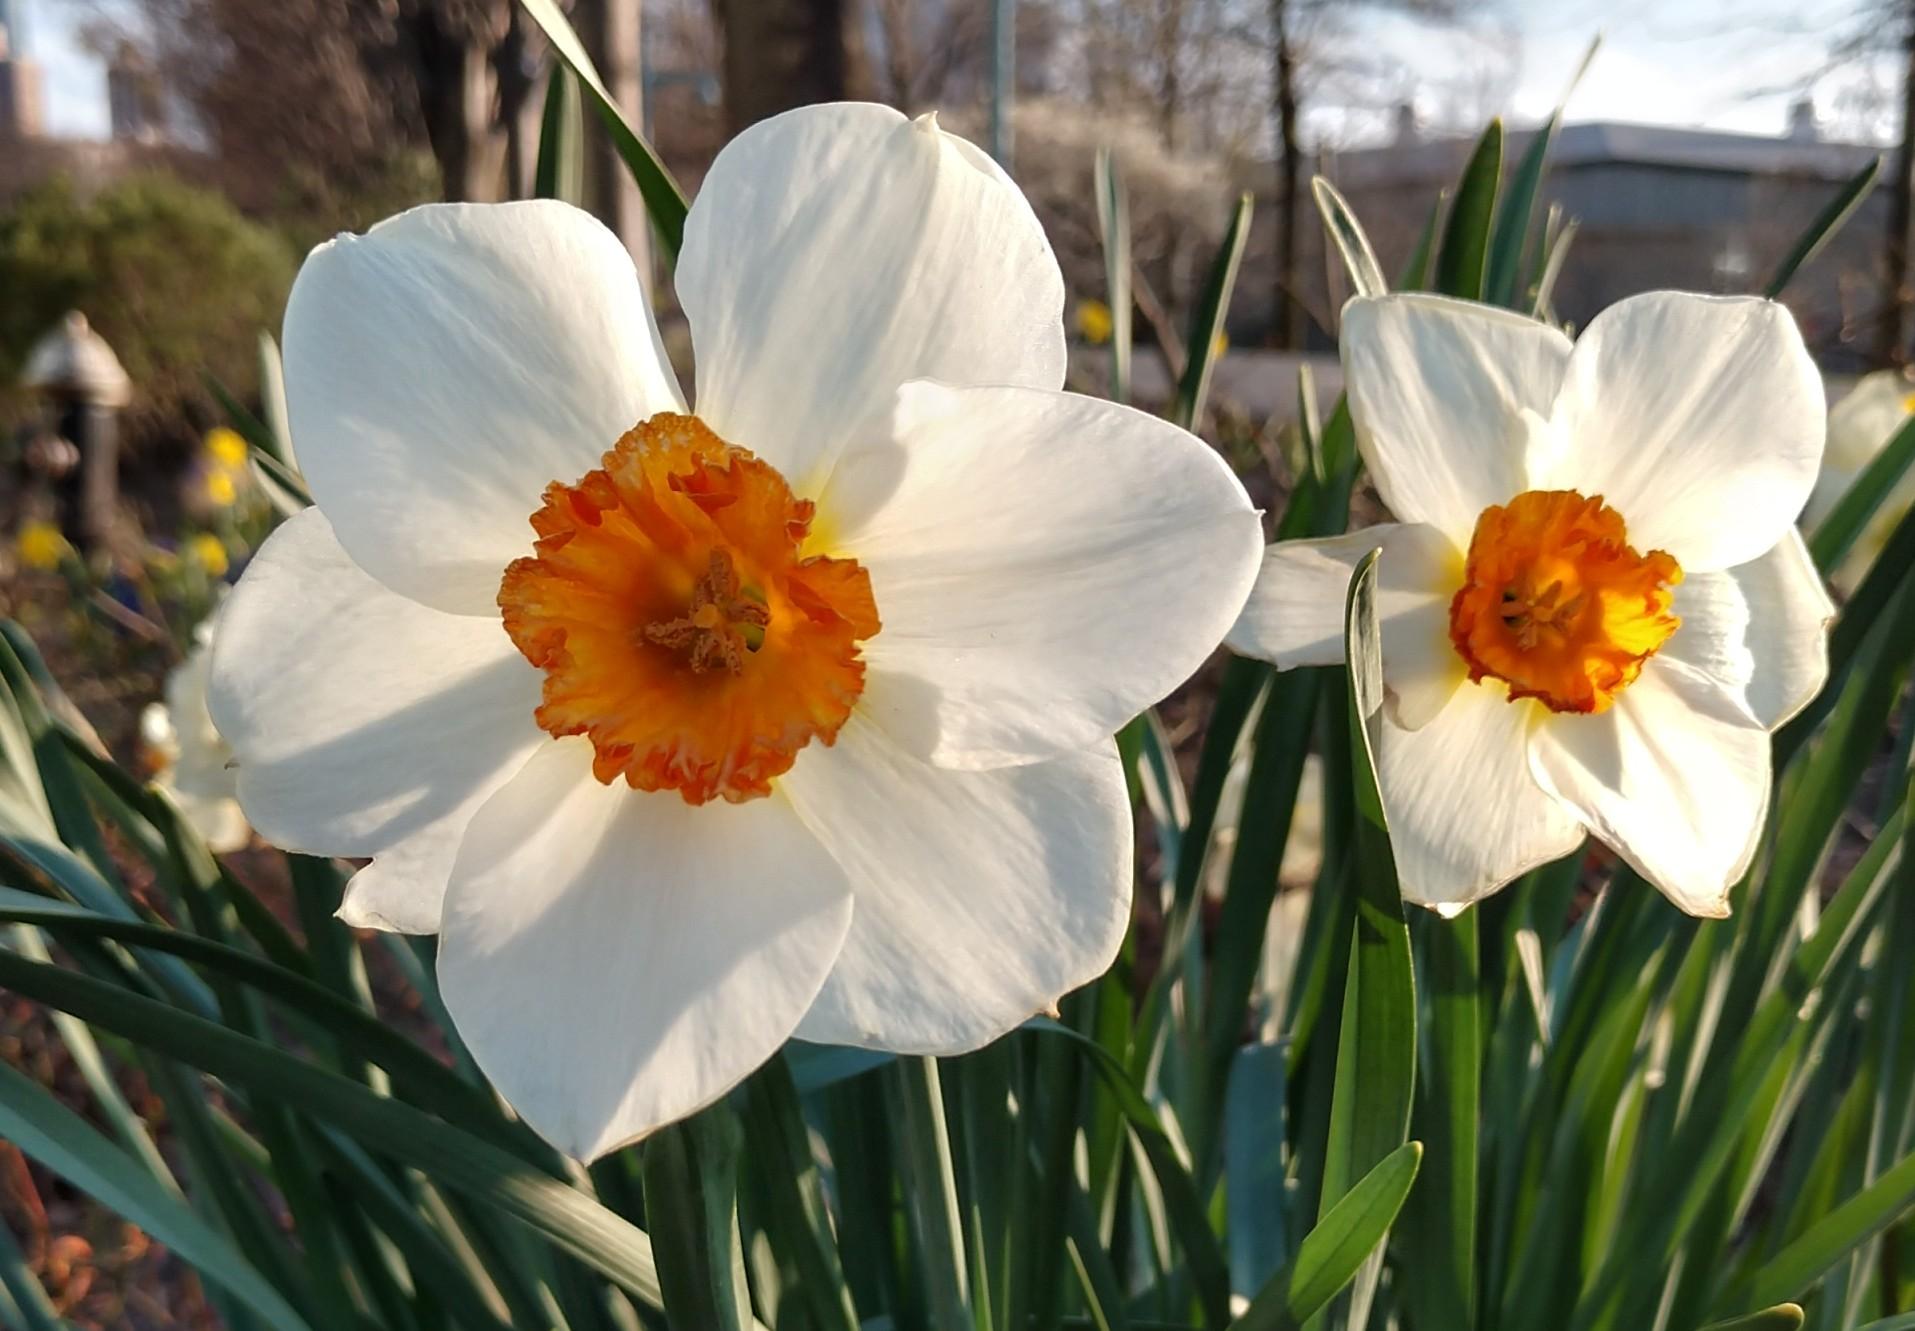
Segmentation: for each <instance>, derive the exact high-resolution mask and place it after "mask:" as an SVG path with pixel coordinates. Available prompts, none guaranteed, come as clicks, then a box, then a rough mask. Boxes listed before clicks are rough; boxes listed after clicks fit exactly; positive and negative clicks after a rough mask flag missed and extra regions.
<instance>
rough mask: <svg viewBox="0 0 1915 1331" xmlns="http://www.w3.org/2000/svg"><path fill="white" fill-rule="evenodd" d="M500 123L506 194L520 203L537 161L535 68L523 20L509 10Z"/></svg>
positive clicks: (501, 64) (503, 49)
mask: <svg viewBox="0 0 1915 1331" xmlns="http://www.w3.org/2000/svg"><path fill="white" fill-rule="evenodd" d="M498 78H499V121H500V123H501V124H503V125H504V127H505V194H506V197H507V198H509V199H522V198H525V197H526V196H527V195H529V194H530V193H531V192H532V166H533V163H534V162H535V161H536V160H537V158H538V136H537V133H536V132H535V130H534V126H535V125H536V124H537V121H536V119H535V118H534V117H533V116H532V115H531V102H532V89H533V88H534V86H536V85H537V82H538V81H537V79H536V78H535V77H534V65H533V62H532V60H531V59H530V56H529V53H528V51H527V49H526V39H525V18H524V16H523V15H522V14H521V13H520V11H519V7H518V6H517V5H514V6H512V13H511V19H510V22H509V25H508V26H507V28H506V30H505V40H503V41H502V42H500V43H499V53H498Z"/></svg>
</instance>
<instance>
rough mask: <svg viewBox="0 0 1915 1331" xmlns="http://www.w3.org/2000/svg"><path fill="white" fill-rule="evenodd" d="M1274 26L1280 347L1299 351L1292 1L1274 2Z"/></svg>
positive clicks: (1299, 170) (1299, 216) (1299, 212)
mask: <svg viewBox="0 0 1915 1331" xmlns="http://www.w3.org/2000/svg"><path fill="white" fill-rule="evenodd" d="M1270 27H1271V31H1272V33H1273V34H1274V36H1275V38H1276V55H1277V76H1276V87H1277V139H1278V142H1279V144H1280V145H1281V152H1280V157H1279V162H1280V165H1279V168H1278V173H1279V178H1278V181H1277V190H1278V196H1277V290H1276V304H1275V307H1274V308H1275V311H1276V343H1277V345H1278V346H1279V347H1283V348H1286V349H1289V348H1294V347H1295V346H1296V345H1297V343H1298V342H1299V341H1300V340H1301V339H1302V335H1303V330H1302V328H1301V326H1300V325H1301V321H1300V320H1299V318H1298V317H1297V316H1298V315H1299V314H1300V313H1301V306H1300V305H1299V304H1298V302H1297V228H1298V226H1299V225H1300V224H1301V223H1302V221H1303V202H1302V200H1301V199H1300V198H1299V197H1298V193H1297V186H1298V184H1299V182H1300V181H1301V179H1302V176H1303V148H1302V145H1301V144H1300V143H1298V141H1297V113H1298V108H1297V53H1296V48H1295V47H1294V46H1293V45H1292V44H1291V41H1290V0H1270Z"/></svg>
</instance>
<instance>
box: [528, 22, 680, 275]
mask: <svg viewBox="0 0 1915 1331" xmlns="http://www.w3.org/2000/svg"><path fill="white" fill-rule="evenodd" d="M519 3H520V4H521V5H522V6H524V8H525V12H526V13H527V14H528V15H530V16H531V18H532V21H533V22H534V23H536V24H538V25H539V27H540V28H542V29H543V30H544V32H545V37H546V40H547V41H549V42H551V43H552V49H553V50H554V51H555V52H557V53H558V57H559V59H560V60H562V61H564V62H565V64H566V66H567V67H568V68H570V69H571V71H572V73H574V74H576V75H577V76H578V83H579V87H580V89H581V90H582V91H583V92H584V94H585V96H586V97H587V98H589V99H590V101H591V103H592V108H593V109H594V110H595V111H597V112H598V117H599V119H600V120H602V121H604V122H605V130H606V132H607V133H608V134H610V135H611V136H612V143H613V145H614V146H616V147H617V149H618V155H619V156H620V157H622V158H624V159H625V166H626V169H627V170H629V171H630V172H631V173H632V179H633V180H634V181H635V182H637V184H638V192H639V195H640V197H641V198H643V199H644V200H645V211H646V212H648V213H650V214H651V218H652V225H653V227H654V228H656V229H657V231H658V236H659V240H660V241H661V242H662V243H663V245H664V247H665V257H666V258H667V260H668V261H670V262H674V263H675V262H677V260H678V251H679V248H680V247H681V246H682V245H683V244H684V243H685V214H686V213H687V212H688V211H689V210H690V205H688V204H687V203H686V202H685V192H684V191H683V190H681V189H680V188H679V187H678V182H677V181H676V180H673V179H672V173H671V172H670V171H667V170H666V169H665V163H664V162H663V161H661V160H660V159H659V156H658V154H657V153H656V152H654V151H653V150H652V145H651V144H649V143H647V142H645V140H644V139H643V138H642V137H640V135H639V133H638V131H637V130H635V129H633V128H632V126H631V122H630V121H628V120H626V119H625V113H624V112H623V111H621V110H620V109H619V106H618V103H617V102H614V101H613V100H612V95H611V93H609V92H607V91H606V90H605V82H604V80H602V79H601V78H599V76H598V69H597V68H596V67H595V66H594V65H593V64H592V57H591V56H590V55H588V54H586V51H585V43H583V42H581V41H580V40H579V35H578V33H576V32H574V31H573V30H572V25H571V23H570V22H569V21H568V20H567V19H566V17H565V14H564V11H562V10H561V9H560V8H559V6H558V0H519Z"/></svg>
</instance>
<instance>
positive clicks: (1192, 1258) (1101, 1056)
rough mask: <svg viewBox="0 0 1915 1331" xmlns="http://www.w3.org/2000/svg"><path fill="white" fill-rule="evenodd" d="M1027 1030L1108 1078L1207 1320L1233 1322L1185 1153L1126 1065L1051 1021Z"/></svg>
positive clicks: (1030, 1024)
mask: <svg viewBox="0 0 1915 1331" xmlns="http://www.w3.org/2000/svg"><path fill="white" fill-rule="evenodd" d="M1024 1026H1025V1029H1027V1030H1033V1031H1044V1032H1047V1033H1049V1034H1053V1035H1061V1036H1063V1037H1064V1038H1065V1039H1067V1040H1068V1041H1069V1042H1070V1044H1071V1046H1072V1047H1073V1048H1075V1049H1077V1050H1078V1051H1079V1052H1081V1053H1083V1054H1084V1055H1085V1056H1086V1057H1087V1058H1088V1059H1089V1061H1090V1065H1091V1067H1092V1068H1093V1069H1094V1070H1095V1071H1096V1072H1097V1075H1098V1076H1099V1077H1101V1078H1103V1082H1104V1086H1105V1087H1106V1089H1107V1090H1109V1092H1110V1093H1111V1096H1112V1098H1113V1099H1114V1100H1115V1101H1116V1104H1117V1107H1118V1109H1119V1110H1120V1111H1121V1112H1122V1114H1123V1115H1124V1118H1125V1120H1126V1121H1127V1122H1128V1124H1129V1127H1130V1131H1131V1133H1132V1135H1133V1136H1134V1137H1135V1139H1136V1141H1137V1144H1138V1146H1139V1147H1141V1148H1142V1150H1143V1152H1144V1156H1145V1158H1147V1159H1148V1160H1149V1162H1150V1166H1151V1170H1152V1172H1153V1173H1155V1174H1156V1176H1157V1184H1158V1186H1159V1187H1160V1188H1161V1190H1162V1192H1163V1199H1164V1209H1165V1211H1166V1214H1167V1218H1168V1220H1169V1222H1170V1225H1171V1227H1172V1230H1173V1232H1174V1233H1175V1234H1176V1236H1177V1240H1178V1243H1179V1244H1180V1245H1181V1246H1182V1248H1183V1250H1184V1259H1185V1260H1186V1261H1187V1262H1188V1263H1189V1264H1190V1272H1191V1276H1192V1279H1193V1280H1194V1281H1195V1283H1196V1286H1197V1298H1198V1301H1199V1302H1200V1303H1201V1304H1202V1305H1203V1309H1204V1319H1205V1321H1207V1322H1208V1323H1209V1324H1210V1325H1211V1326H1217V1327H1221V1326H1223V1325H1224V1324H1225V1323H1227V1322H1228V1321H1229V1320H1230V1269H1229V1267H1228V1265H1227V1264H1226V1263H1225V1262H1224V1258H1223V1253H1222V1252H1221V1251H1220V1250H1219V1249H1218V1247H1217V1238H1216V1235H1215V1234H1214V1233H1213V1232H1212V1231H1211V1228H1210V1221H1209V1216H1208V1213H1207V1211H1206V1209H1205V1207H1204V1204H1203V1200H1202V1198H1201V1197H1200V1196H1199V1195H1198V1192H1197V1185H1196V1182H1195V1180H1194V1179H1193V1178H1192V1176H1191V1172H1190V1166H1189V1163H1188V1162H1187V1161H1186V1160H1185V1159H1184V1158H1183V1157H1182V1156H1181V1155H1180V1154H1179V1152H1178V1150H1177V1146H1176V1144H1175V1143H1174V1142H1173V1141H1172V1140H1171V1137H1170V1134H1169V1133H1168V1132H1167V1131H1166V1130H1165V1128H1164V1124H1163V1120H1162V1119H1160V1118H1159V1117H1158V1115H1157V1111H1156V1110H1154V1109H1152V1108H1151V1107H1150V1102H1149V1101H1147V1100H1146V1099H1144V1097H1143V1094H1142V1092H1140V1091H1139V1090H1138V1089H1137V1085H1136V1083H1135V1082H1133V1081H1132V1080H1131V1077H1130V1073H1129V1072H1128V1071H1127V1070H1126V1069H1125V1067H1124V1065H1123V1064H1122V1063H1120V1062H1119V1061H1118V1060H1117V1058H1116V1057H1115V1056H1114V1055H1112V1053H1111V1052H1110V1051H1109V1050H1108V1049H1106V1048H1104V1047H1103V1046H1102V1045H1101V1044H1099V1043H1097V1041H1095V1040H1092V1039H1090V1038H1088V1037H1086V1036H1084V1035H1082V1034H1079V1033H1078V1032H1077V1031H1074V1030H1072V1029H1070V1027H1068V1026H1064V1025H1061V1024H1059V1023H1058V1022H1055V1021H1052V1020H1051V1019H1050V1018H1048V1017H1037V1018H1033V1019H1032V1020H1030V1021H1027V1022H1025V1023H1024Z"/></svg>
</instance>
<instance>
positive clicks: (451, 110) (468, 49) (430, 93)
mask: <svg viewBox="0 0 1915 1331" xmlns="http://www.w3.org/2000/svg"><path fill="white" fill-rule="evenodd" d="M498 18H499V24H498V30H497V32H496V33H487V32H483V31H478V30H472V29H468V28H466V26H465V25H462V24H455V23H452V22H448V21H447V19H446V18H445V17H443V16H442V15H440V14H438V13H437V12H436V11H434V10H432V9H430V8H425V7H421V8H420V9H418V10H416V11H415V12H414V14H413V21H412V26H411V37H412V43H413V48H414V50H415V51H416V53H417V61H418V70H419V103H420V111H421V113H422V116H423V119H424V120H425V125H426V137H427V138H428V139H429V140H430V141H431V143H432V155H433V157H434V158H435V159H436V160H437V161H438V163H439V174H440V177H441V180H442V183H443V188H444V191H445V197H446V198H447V199H450V200H452V201H453V202H455V203H472V202H477V203H485V202H490V201H492V200H494V199H496V198H497V197H498V193H499V174H500V167H501V160H500V150H501V149H502V148H503V144H502V143H500V142H498V140H497V136H496V135H495V134H494V133H493V127H494V125H495V123H496V116H497V111H498V95H499V90H498V79H497V71H496V70H495V69H494V68H493V64H492V48H493V45H494V43H495V42H497V41H498V40H500V39H501V38H502V37H503V36H504V31H505V12H504V10H503V9H501V10H500V11H499V13H498Z"/></svg>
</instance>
